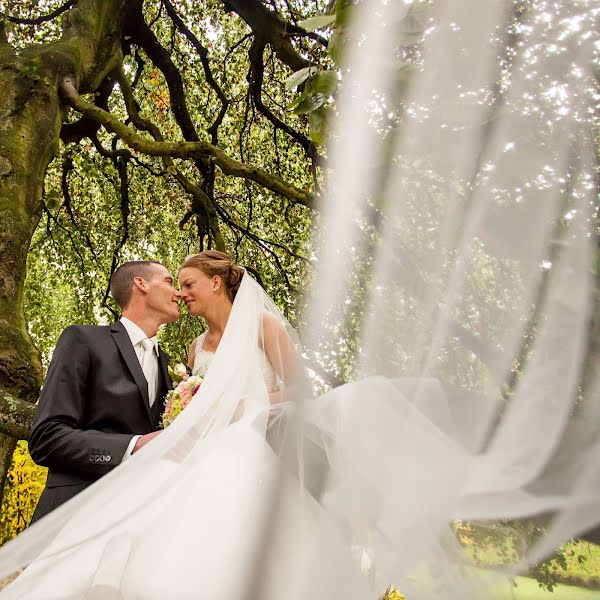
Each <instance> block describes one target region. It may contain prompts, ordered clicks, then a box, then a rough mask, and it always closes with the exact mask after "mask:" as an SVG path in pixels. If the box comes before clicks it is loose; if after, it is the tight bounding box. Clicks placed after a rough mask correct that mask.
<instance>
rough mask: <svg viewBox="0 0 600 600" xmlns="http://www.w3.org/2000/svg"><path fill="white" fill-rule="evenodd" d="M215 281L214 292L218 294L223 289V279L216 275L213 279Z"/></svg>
mask: <svg viewBox="0 0 600 600" xmlns="http://www.w3.org/2000/svg"><path fill="white" fill-rule="evenodd" d="M212 281H213V292H218V291H219V290H220V289H221V278H220V277H219V276H218V275H215V276H214V277H213V278H212Z"/></svg>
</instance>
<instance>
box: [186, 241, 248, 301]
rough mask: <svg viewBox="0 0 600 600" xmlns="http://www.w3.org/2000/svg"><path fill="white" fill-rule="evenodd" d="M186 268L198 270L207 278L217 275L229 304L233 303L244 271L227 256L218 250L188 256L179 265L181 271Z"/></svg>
mask: <svg viewBox="0 0 600 600" xmlns="http://www.w3.org/2000/svg"><path fill="white" fill-rule="evenodd" d="M186 267H194V268H195V269H200V270H201V271H202V272H203V273H204V274H205V275H208V277H214V276H215V275H218V276H219V277H220V278H221V282H222V284H223V287H224V288H225V292H226V293H227V297H228V298H229V300H230V301H231V302H233V300H234V298H235V295H236V294H237V291H238V289H239V287H240V284H241V283H242V277H243V276H244V269H243V268H242V267H240V266H239V265H236V264H235V263H234V262H233V260H232V259H231V257H230V256H229V255H227V254H225V253H224V252H219V250H204V252H200V253H199V254H192V255H190V256H188V257H187V258H186V259H185V262H184V263H183V264H182V265H181V269H185V268H186Z"/></svg>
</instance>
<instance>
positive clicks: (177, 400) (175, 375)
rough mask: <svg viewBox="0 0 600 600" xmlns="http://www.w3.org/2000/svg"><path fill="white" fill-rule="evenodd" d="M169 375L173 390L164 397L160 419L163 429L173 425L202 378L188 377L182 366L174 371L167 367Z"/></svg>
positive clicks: (197, 376)
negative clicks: (162, 412)
mask: <svg viewBox="0 0 600 600" xmlns="http://www.w3.org/2000/svg"><path fill="white" fill-rule="evenodd" d="M169 374H170V375H171V379H173V385H175V388H174V389H172V390H171V391H170V392H169V393H168V394H167V395H166V396H165V412H164V414H163V418H162V423H163V427H164V428H167V427H168V426H169V425H171V424H172V423H173V421H174V420H175V419H176V418H177V416H178V415H179V413H180V412H181V411H182V410H183V409H184V408H185V407H186V406H187V405H188V404H189V403H190V401H191V400H192V397H193V396H194V394H195V393H196V392H197V391H198V389H199V388H200V386H201V385H202V377H200V375H188V374H187V373H186V370H185V367H184V366H183V365H177V366H176V367H175V369H174V370H173V369H171V368H170V367H169Z"/></svg>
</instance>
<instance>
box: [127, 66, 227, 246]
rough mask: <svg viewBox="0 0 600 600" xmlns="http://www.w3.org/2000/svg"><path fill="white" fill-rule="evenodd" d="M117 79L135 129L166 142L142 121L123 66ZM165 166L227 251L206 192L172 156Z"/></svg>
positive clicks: (158, 140) (146, 121)
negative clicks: (194, 182) (182, 171)
mask: <svg viewBox="0 0 600 600" xmlns="http://www.w3.org/2000/svg"><path fill="white" fill-rule="evenodd" d="M117 79H118V80H119V85H120V87H121V91H122V93H123V98H124V100H125V107H126V108H127V114H128V115H129V117H130V119H131V122H132V123H133V124H134V126H135V127H137V128H138V129H140V130H141V131H147V132H148V133H149V134H150V135H151V136H152V137H153V138H154V139H155V141H157V142H164V138H163V135H162V133H161V131H160V129H159V128H158V127H157V126H156V125H155V124H154V123H152V122H150V121H148V120H146V119H142V117H140V115H139V112H138V107H137V105H136V103H135V100H134V98H133V90H132V88H131V86H130V85H129V80H128V79H127V76H126V75H125V72H124V71H123V68H122V66H121V67H119V69H118V70H117ZM163 164H164V166H165V169H166V170H167V172H171V171H172V172H173V175H174V177H175V179H176V180H177V181H178V182H179V184H180V185H181V186H182V187H183V189H184V190H185V191H186V192H187V193H188V194H190V195H191V196H192V212H193V213H196V214H200V213H199V210H202V211H203V212H204V213H205V214H206V215H207V218H208V222H209V226H210V229H211V231H212V234H213V236H214V238H215V243H216V245H217V249H218V250H225V241H224V240H223V237H222V235H221V232H220V230H219V220H218V218H217V213H216V211H215V208H214V206H213V204H212V202H211V200H210V198H209V197H208V196H207V195H206V193H205V192H204V190H203V189H202V188H200V187H199V186H197V185H195V184H193V183H192V182H191V181H190V180H189V179H188V178H187V177H186V176H185V175H184V174H183V173H181V171H180V170H179V169H177V167H176V166H175V163H174V161H173V159H172V158H171V157H170V156H163Z"/></svg>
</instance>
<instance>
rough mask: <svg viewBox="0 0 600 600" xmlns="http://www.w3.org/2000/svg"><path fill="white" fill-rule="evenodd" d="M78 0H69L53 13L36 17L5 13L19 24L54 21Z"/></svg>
mask: <svg viewBox="0 0 600 600" xmlns="http://www.w3.org/2000/svg"><path fill="white" fill-rule="evenodd" d="M76 2H77V0H68V1H67V2H65V3H64V4H63V5H62V6H60V7H59V8H57V9H56V10H53V11H52V12H51V13H48V14H47V15H42V16H40V17H36V18H35V19H24V18H21V17H12V16H10V15H4V16H5V18H6V20H7V21H10V22H11V23H16V24H18V25H39V24H40V23H44V22H46V21H52V19H56V17H58V16H60V15H62V14H63V13H64V12H67V11H68V10H69V9H70V8H71V7H72V6H73V5H74V4H76Z"/></svg>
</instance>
